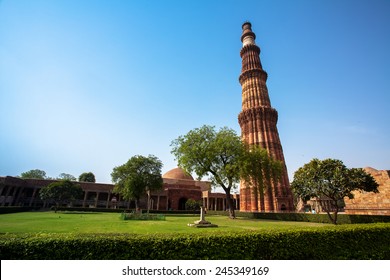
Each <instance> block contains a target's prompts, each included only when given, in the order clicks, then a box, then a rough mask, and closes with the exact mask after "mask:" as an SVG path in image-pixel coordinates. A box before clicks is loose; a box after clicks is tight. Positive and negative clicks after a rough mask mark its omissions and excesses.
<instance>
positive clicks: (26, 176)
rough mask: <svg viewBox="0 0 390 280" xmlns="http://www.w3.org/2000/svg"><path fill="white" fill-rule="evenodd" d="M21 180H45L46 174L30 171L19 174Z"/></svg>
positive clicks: (36, 170) (40, 171)
mask: <svg viewBox="0 0 390 280" xmlns="http://www.w3.org/2000/svg"><path fill="white" fill-rule="evenodd" d="M20 178H22V179H47V176H46V172H45V171H43V170H39V169H32V170H30V171H26V172H23V173H22V174H20Z"/></svg>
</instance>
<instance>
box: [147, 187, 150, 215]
mask: <svg viewBox="0 0 390 280" xmlns="http://www.w3.org/2000/svg"><path fill="white" fill-rule="evenodd" d="M146 193H147V195H148V212H147V213H148V215H149V210H150V190H147V191H146Z"/></svg>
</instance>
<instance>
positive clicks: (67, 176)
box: [57, 173, 76, 181]
mask: <svg viewBox="0 0 390 280" xmlns="http://www.w3.org/2000/svg"><path fill="white" fill-rule="evenodd" d="M57 179H58V180H69V181H76V177H75V176H73V175H72V174H68V173H61V174H60V175H58V177H57Z"/></svg>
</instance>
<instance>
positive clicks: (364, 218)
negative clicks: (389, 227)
mask: <svg viewBox="0 0 390 280" xmlns="http://www.w3.org/2000/svg"><path fill="white" fill-rule="evenodd" d="M207 214H210V215H226V216H228V215H229V213H228V212H226V211H208V212H207ZM236 216H237V217H245V218H248V219H265V220H280V221H297V222H311V223H328V224H331V223H332V222H331V221H330V219H329V217H328V215H327V214H311V213H263V212H261V213H260V212H256V213H252V212H239V211H236ZM367 223H390V216H383V215H348V214H338V215H337V224H367Z"/></svg>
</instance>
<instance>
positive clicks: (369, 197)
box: [344, 167, 390, 215]
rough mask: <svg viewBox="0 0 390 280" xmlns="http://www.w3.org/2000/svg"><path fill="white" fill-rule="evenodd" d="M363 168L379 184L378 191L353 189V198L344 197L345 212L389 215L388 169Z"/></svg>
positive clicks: (389, 175) (389, 173) (389, 176)
mask: <svg viewBox="0 0 390 280" xmlns="http://www.w3.org/2000/svg"><path fill="white" fill-rule="evenodd" d="M364 170H365V171H366V172H367V173H369V174H371V175H372V177H374V179H375V181H376V182H377V183H378V184H379V187H378V191H379V193H373V192H359V191H355V192H354V193H353V194H354V198H353V199H349V198H346V199H345V200H344V202H345V213H346V214H368V215H390V170H376V169H374V168H371V167H366V168H364Z"/></svg>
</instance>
